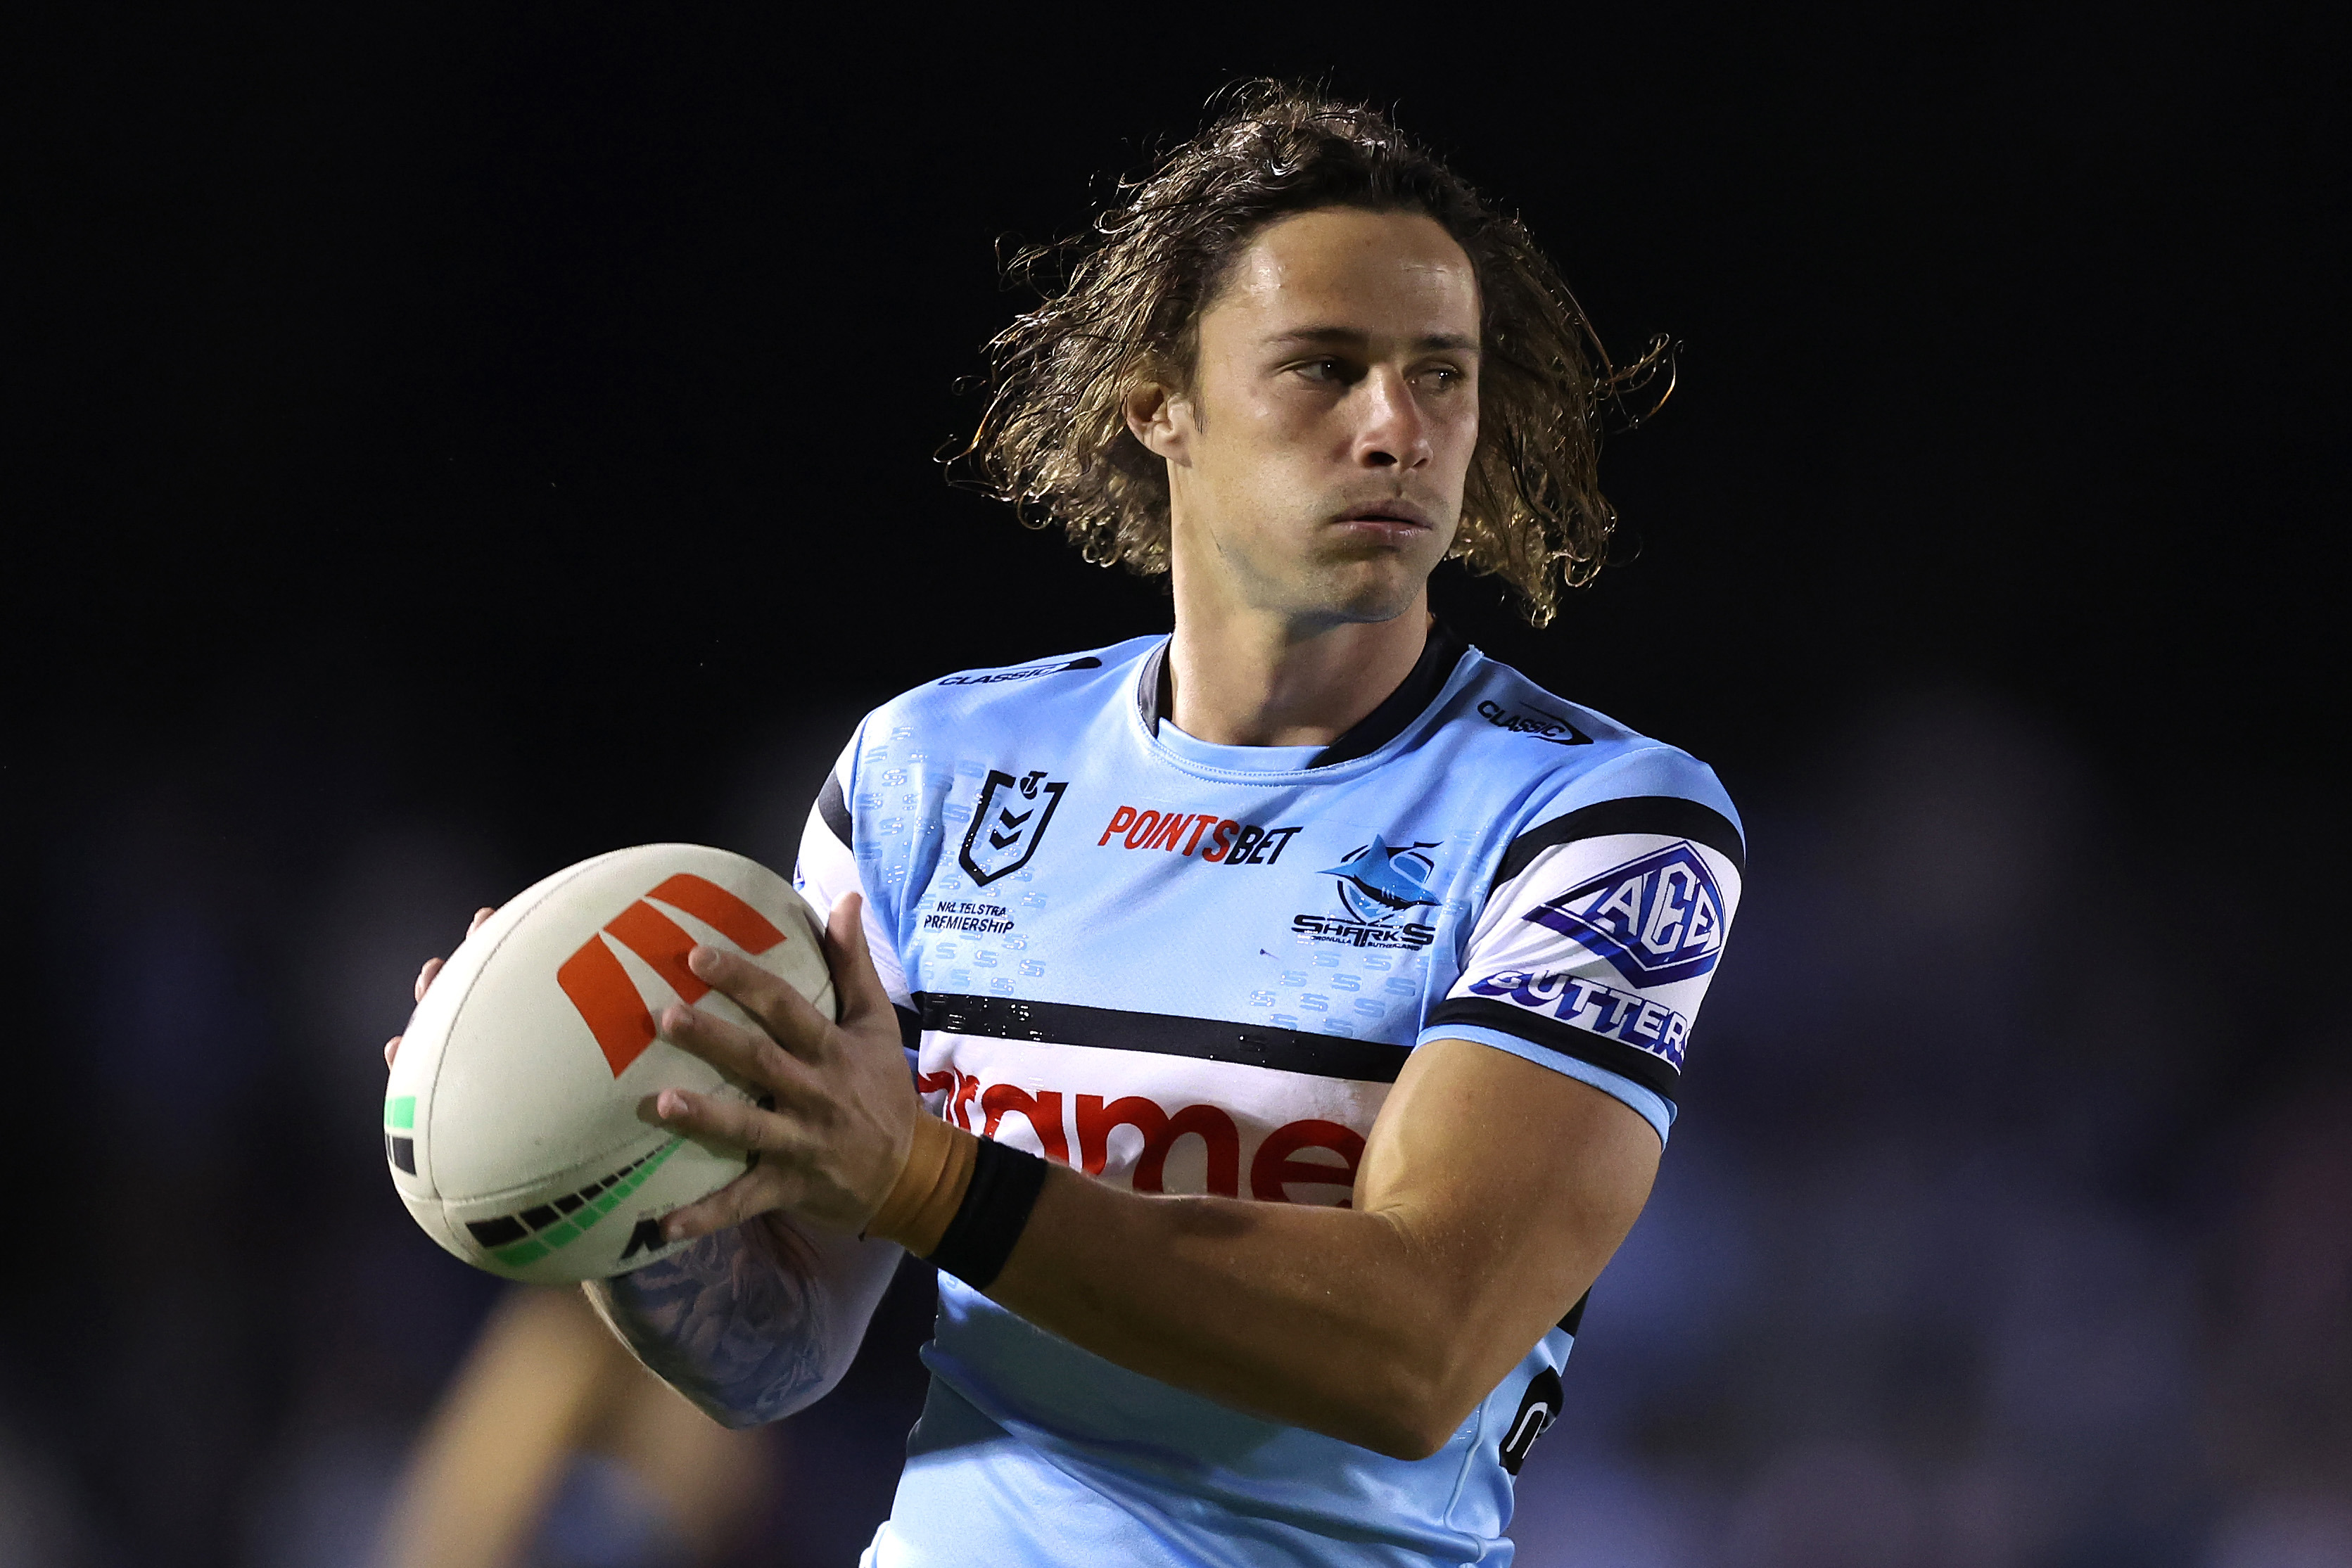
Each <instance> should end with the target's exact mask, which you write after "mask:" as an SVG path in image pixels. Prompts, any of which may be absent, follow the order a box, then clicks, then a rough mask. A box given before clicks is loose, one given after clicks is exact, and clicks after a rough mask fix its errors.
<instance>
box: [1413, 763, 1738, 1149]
mask: <svg viewBox="0 0 2352 1568" xmlns="http://www.w3.org/2000/svg"><path fill="white" fill-rule="evenodd" d="M1617 782H1618V783H1619V784H1620V785H1630V786H1631V787H1633V788H1634V789H1644V790H1656V791H1658V792H1655V793H1649V792H1644V793H1629V794H1622V795H1618V796H1615V797H1614V798H1612V799H1605V800H1596V801H1589V802H1588V803H1582V804H1578V803H1575V802H1573V801H1564V802H1562V803H1561V804H1562V808H1563V809H1562V810H1560V811H1559V814H1558V815H1555V816H1552V817H1550V818H1549V820H1544V821H1538V822H1536V823H1535V824H1534V825H1533V826H1531V827H1529V828H1528V829H1527V830H1526V831H1522V832H1521V833H1519V834H1518V835H1517V837H1516V838H1515V839H1513V840H1512V841H1511V843H1510V845H1509V847H1508V848H1507V850H1506V851H1505V852H1504V854H1503V857H1502V861H1501V862H1500V863H1499V865H1498V866H1497V867H1496V873H1495V878H1494V882H1493V884H1492V887H1491V889H1490V890H1489V893H1488V895H1487V899H1486V904H1485V906H1484V908H1483V909H1482V911H1481V912H1480V915H1479V917H1478V920H1477V923H1476V924H1475V926H1474V927H1473V928H1472V931H1471V936H1470V941H1469V945H1468V947H1467V950H1466V951H1465V955H1464V958H1463V965H1462V972H1461V977H1460V978H1458V979H1457V980H1456V981H1455V982H1454V986H1453V987H1452V988H1451V989H1450V990H1449V991H1448V992H1447V994H1446V996H1445V997H1444V999H1443V1000H1441V1001H1440V1002H1439V1003H1438V1004H1437V1005H1436V1006H1435V1007H1433V1008H1432V1009H1430V1011H1429V1015H1428V1017H1427V1019H1425V1020H1424V1024H1423V1029H1422V1031H1421V1036H1420V1038H1421V1040H1424V1041H1426V1040H1439V1039H1468V1040H1477V1041H1479V1042H1481V1043H1483V1044H1486V1045H1491V1046H1494V1047H1496V1048H1497V1049H1499V1050H1502V1051H1509V1052H1510V1053H1511V1054H1512V1055H1514V1056H1518V1057H1522V1058H1524V1059H1526V1060H1527V1061H1533V1062H1536V1063H1538V1065H1541V1066H1544V1067H1549V1068H1551V1069H1553V1070H1554V1071H1559V1072H1563V1073H1566V1074H1567V1075H1569V1076H1570V1077H1571V1078H1576V1079H1579V1080H1581V1081H1582V1082H1587V1083H1590V1084H1591V1085H1592V1086H1593V1087H1595V1088H1597V1089H1600V1090H1602V1091H1603V1092H1607V1093H1610V1094H1612V1095H1614V1096H1616V1097H1617V1098H1618V1099H1620V1100H1622V1101H1623V1102H1624V1103H1626V1104H1627V1105H1629V1106H1631V1107H1633V1110H1635V1111H1637V1112H1639V1113H1641V1114H1642V1115H1643V1117H1644V1118H1645V1119H1647V1120H1648V1122H1649V1123H1650V1124H1651V1125H1652V1126H1653V1127H1654V1128H1656V1129H1657V1134H1658V1136H1659V1138H1660V1139H1661V1140H1663V1139H1664V1137H1665V1136H1666V1129H1667V1128H1668V1126H1669V1125H1670V1124H1672V1123H1673V1121H1674V1117H1675V1094H1676V1092H1677V1090H1678V1087H1679V1085H1680V1083H1681V1081H1682V1069H1683V1056H1684V1052H1685V1049H1686V1048H1687V1046H1688V1044H1689V1040H1690V1031H1691V1025H1692V1023H1693V1021H1694V1020H1695V1019H1696V1018H1697V1016H1698V1009H1699V1004H1700V1003H1701V1002H1702V1001H1703V1000H1704V999H1705V998H1706V988H1707V985H1708V983H1709V981H1710V980H1711V979H1712V978H1713V977H1714V974H1715V968H1716V965H1717V961H1718V960H1719V959H1720V958H1721V957H1722V956H1723V949H1724V944H1725V941H1726V939H1727V937H1728V936H1729V935H1730V930H1731V922H1732V917H1733V916H1734V915H1736V914H1737V913H1738V906H1739V895H1740V888H1741V884H1742V882H1743V880H1744V877H1745V873H1746V865H1747V852H1746V844H1745V841H1744V839H1743V837H1742V835H1741V832H1740V829H1739V825H1738V822H1737V821H1735V820H1734V819H1733V817H1732V816H1731V815H1730V804H1731V803H1730V801H1729V800H1727V798H1725V797H1724V795H1723V791H1722V788H1721V786H1719V785H1717V783H1716V782H1715V776H1714V774H1713V773H1712V772H1710V771H1709V770H1708V769H1707V768H1705V767H1704V766H1702V765H1701V764H1699V763H1696V762H1694V761H1692V760H1691V759H1689V758H1686V757H1683V756H1682V755H1681V754H1680V753H1669V754H1668V755H1667V757H1666V758H1664V759H1658V758H1644V759H1643V762H1642V764H1641V765H1640V766H1638V767H1636V768H1630V769H1627V770H1626V776H1625V777H1622V778H1620V779H1618V780H1617ZM1669 791H1671V792H1669Z"/></svg>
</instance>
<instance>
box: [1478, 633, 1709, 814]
mask: <svg viewBox="0 0 2352 1568" xmlns="http://www.w3.org/2000/svg"><path fill="white" fill-rule="evenodd" d="M1475 657H1476V658H1477V661H1478V662H1477V664H1476V666H1475V668H1473V669H1472V670H1470V671H1469V672H1468V674H1469V679H1468V680H1467V681H1466V682H1465V683H1464V685H1462V687H1461V688H1460V689H1459V690H1458V691H1457V692H1456V693H1455V694H1454V697H1453V700H1452V702H1451V703H1450V704H1449V706H1450V707H1451V708H1452V709H1453V711H1452V712H1451V713H1450V714H1449V715H1448V724H1447V727H1448V729H1449V730H1450V731H1451V732H1452V737H1453V740H1454V745H1455V746H1456V747H1461V748H1462V749H1464V750H1465V751H1471V752H1475V753H1476V756H1475V761H1474V759H1473V758H1468V757H1465V758H1464V759H1463V760H1464V761H1465V762H1472V763H1473V765H1474V766H1475V767H1476V768H1478V769H1479V770H1480V771H1481V772H1486V773H1487V774H1488V775H1489V776H1490V777H1492V776H1494V775H1496V774H1501V775H1503V776H1506V777H1507V778H1508V779H1509V780H1510V783H1511V785H1512V794H1513V796H1514V797H1515V800H1516V810H1513V811H1512V812H1511V813H1510V816H1511V819H1512V822H1511V833H1512V839H1513V842H1512V846H1511V847H1512V850H1513V851H1514V852H1528V850H1529V846H1528V844H1527V842H1526V841H1527V840H1528V836H1529V835H1531V834H1533V835H1539V836H1541V837H1543V838H1545V839H1547V840H1548V841H1550V842H1564V841H1567V839H1569V838H1578V837H1591V836H1596V835H1599V834H1602V833H1611V832H1626V831H1633V832H1660V833H1667V834H1671V835H1672V836H1674V837H1675V838H1685V839H1695V840H1697V841H1701V842H1707V843H1711V844H1714V845H1715V846H1716V847H1717V848H1719V849H1720V850H1721V851H1722V852H1724V853H1725V854H1727V855H1728V856H1730V857H1731V858H1732V859H1733V860H1735V861H1741V860H1744V859H1745V829H1744V828H1743V826H1742V825H1741V822H1740V820H1739V813H1738V809H1737V808H1735V807H1734V806H1733V804H1732V801H1731V796H1730V794H1729V792H1728V791H1727V790H1726V789H1724V787H1723V782H1722V780H1721V779H1717V777H1716V773H1715V769H1714V768H1710V767H1708V766H1707V765H1706V763H1704V762H1702V761H1700V760H1699V759H1698V758H1696V757H1693V756H1692V755H1691V754H1690V753H1689V752H1687V751H1685V750H1684V749H1683V748H1682V747H1678V746H1674V745H1671V744H1669V743H1668V742H1665V741H1663V740H1658V739H1655V738H1654V737H1650V736H1646V735H1643V734H1642V733H1641V732H1640V731H1638V730H1635V729H1633V728H1632V727H1629V726H1626V725H1623V724H1620V723H1619V722H1617V721H1616V720H1615V719H1613V718H1611V717H1610V716H1608V715H1606V714H1604V713H1601V712H1600V711H1599V710H1597V709H1594V708H1591V707H1587V706H1584V705H1583V704H1581V703H1577V702H1572V701H1570V700H1569V699H1568V698H1566V697H1562V696H1559V695H1557V694H1555V693H1552V692H1549V691H1547V690H1545V689H1544V688H1543V687H1541V686H1539V685H1537V684H1536V683H1535V682H1533V681H1531V680H1529V679H1528V677H1527V676H1525V675H1523V674H1520V673H1519V672H1518V671H1517V670H1515V669H1513V668H1512V667H1511V666H1510V665H1508V664H1502V663H1499V662H1497V661H1496V660H1493V659H1488V658H1486V657H1485V656H1484V655H1483V654H1480V655H1475Z"/></svg>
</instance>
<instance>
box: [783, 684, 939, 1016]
mask: <svg viewBox="0 0 2352 1568" xmlns="http://www.w3.org/2000/svg"><path fill="white" fill-rule="evenodd" d="M858 733H859V734H863V733H864V727H863V726H861V727H860V728H859V732H858ZM857 758H858V736H857V735H852V736H851V737H849V745H848V747H846V748H845V750H844V751H843V752H842V754H841V758H840V760H839V761H837V762H835V764H834V765H833V771H832V772H830V773H828V774H826V775H825V777H824V788H823V789H820V790H818V791H817V797H816V804H815V805H814V806H812V807H810V808H809V815H808V823H807V825H806V826H805V827H803V829H802V830H801V853H800V860H799V862H797V863H796V864H795V865H794V866H793V886H794V887H795V888H797V889H799V890H800V894H801V896H802V897H803V898H805V899H807V900H808V901H809V904H810V905H811V906H812V907H813V908H814V909H815V911H816V917H817V919H818V920H819V921H829V920H831V919H832V918H833V906H834V905H835V904H839V903H840V902H841V901H842V899H843V898H844V897H845V896H846V895H847V894H853V893H855V894H859V895H860V896H861V897H863V898H864V899H865V901H866V912H865V915H864V919H863V922H862V923H863V924H864V925H865V927H866V946H867V947H868V948H870V949H871V950H872V952H873V954H874V968H875V972H876V973H877V974H878V975H880V976H881V977H882V986H883V988H884V989H885V990H887V991H888V992H889V993H890V1005H891V1006H892V1007H894V1008H896V1009H898V1025H899V1033H900V1035H901V1036H902V1037H904V1038H905V1040H906V1041H907V1043H908V1046H909V1048H911V1047H912V1046H913V1045H914V1043H915V1040H916V1037H917V1034H918V1032H919V1030H918V1029H917V1027H916V1013H915V1002H914V998H913V996H912V995H911V993H910V992H909V991H908V986H907V971H906V966H905V965H904V963H903V962H901V960H900V959H899V956H898V942H897V940H896V938H895V934H894V932H893V930H892V922H891V919H890V912H889V910H888V909H887V907H885V905H884V903H883V901H882V900H880V899H877V898H876V897H875V896H874V894H873V893H872V892H871V891H870V890H869V889H867V888H866V885H865V882H864V879H863V877H862V875H861V873H860V870H859V868H860V867H861V866H862V865H863V864H865V863H866V862H862V861H860V860H859V858H858V855H857V848H856V842H857V831H856V818H855V817H854V816H853V815H852V814H851V811H850V805H849V803H850V801H851V800H855V799H856V794H857V771H856V770H857Z"/></svg>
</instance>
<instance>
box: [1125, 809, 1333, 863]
mask: <svg viewBox="0 0 2352 1568" xmlns="http://www.w3.org/2000/svg"><path fill="white" fill-rule="evenodd" d="M1305 825H1306V824H1304V823H1299V824H1297V825H1295V826H1291V827H1286V828H1267V827H1261V826H1259V825H1258V824H1257V823H1255V822H1238V821H1234V819H1233V818H1231V817H1221V816H1219V815H1217V813H1216V812H1214V811H1142V810H1137V809H1136V808H1134V807H1133V806H1121V807H1120V808H1119V809H1118V810H1116V811H1113V812H1112V813H1111V814H1110V824H1109V825H1108V827H1106V828H1104V829H1103V831H1102V837H1100V838H1098V839H1097V840H1096V841H1095V847H1096V848H1097V849H1103V848H1106V847H1108V845H1109V844H1110V842H1111V841H1112V840H1113V839H1117V840H1118V842H1119V843H1120V844H1122V845H1124V846H1125V847H1126V848H1128V849H1130V850H1164V851H1166V852H1168V853H1170V854H1181V855H1187V856H1190V855H1192V853H1193V852H1195V851H1198V852H1199V853H1200V858H1201V859H1202V860H1204V861H1207V862H1210V863H1211V864H1220V863H1222V864H1224V865H1272V864H1274V863H1275V862H1276V861H1278V860H1280V859H1281V858H1282V852H1283V851H1285V850H1286V849H1288V848H1289V847H1290V841H1291V840H1292V839H1294V838H1296V837H1297V836H1298V833H1299V831H1300V830H1301V829H1302V828H1304V827H1305Z"/></svg>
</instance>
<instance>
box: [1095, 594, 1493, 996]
mask: <svg viewBox="0 0 2352 1568" xmlns="http://www.w3.org/2000/svg"><path fill="white" fill-rule="evenodd" d="M1469 651H1470V644H1469V643H1465V642H1464V641H1463V640H1462V639H1461V638H1459V637H1456V636H1455V635H1454V633H1453V632H1452V631H1451V630H1450V629H1449V628H1448V627H1447V626H1446V625H1445V623H1444V622H1442V621H1441V622H1437V623H1435V624H1434V625H1433V626H1431V627H1430V629H1429V635H1428V637H1427V638H1426V639H1424V640H1423V643H1422V645H1421V657H1420V658H1418V659H1416V660H1414V661H1413V666H1412V670H1411V672H1410V673H1408V674H1406V675H1405V678H1404V681H1403V684H1402V685H1399V686H1398V687H1397V689H1396V690H1394V691H1392V692H1391V693H1390V694H1389V695H1388V696H1387V697H1386V698H1385V699H1383V700H1382V702H1381V706H1378V707H1376V708H1374V709H1373V710H1372V711H1371V712H1370V713H1368V714H1366V715H1365V716H1363V717H1362V718H1361V719H1360V720H1359V721H1358V722H1357V724H1356V726H1355V727H1354V728H1352V729H1350V730H1349V731H1348V733H1347V734H1345V735H1343V736H1341V737H1339V739H1337V740H1335V741H1333V742H1332V743H1331V744H1330V745H1328V746H1327V747H1324V748H1323V749H1322V750H1320V751H1318V752H1317V753H1316V754H1315V758H1314V760H1313V761H1311V762H1309V763H1307V767H1309V768H1328V767H1330V766H1331V765H1332V764H1333V763H1335V762H1353V761H1354V760H1355V759H1356V758H1359V757H1369V756H1370V755H1371V754H1372V753H1373V752H1375V751H1378V750H1379V749H1380V748H1381V747H1383V746H1386V745H1387V744H1388V743H1389V742H1390V741H1391V740H1394V739H1395V738H1396V737H1398V736H1400V735H1402V734H1403V733H1404V730H1405V727H1406V726H1407V725H1409V724H1411V723H1412V721H1413V720H1414V719H1417V718H1419V717H1420V716H1422V715H1423V713H1426V712H1427V711H1428V710H1429V705H1430V704H1431V703H1433V702H1435V701H1436V700H1437V694H1438V693H1439V692H1442V691H1444V689H1445V683H1446V682H1447V681H1449V680H1451V679H1453V678H1454V666H1455V665H1457V664H1460V663H1462V655H1463V654H1465V653H1468V652H1469ZM1168 684H1169V683H1168V644H1167V643H1160V646H1158V647H1157V648H1154V649H1153V650H1152V651H1151V653H1150V655H1149V656H1147V657H1146V658H1145V659H1144V661H1143V667H1142V668H1141V669H1140V670H1138V671H1137V672H1136V677H1135V706H1136V709H1137V711H1138V712H1139V713H1140V714H1142V716H1143V727H1144V728H1145V729H1148V730H1150V732H1151V733H1152V734H1154V735H1157V734H1159V733H1160V719H1162V718H1163V717H1165V716H1166V715H1167V706H1168V695H1169V694H1168ZM1309 1038H1320V1037H1309Z"/></svg>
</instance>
